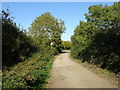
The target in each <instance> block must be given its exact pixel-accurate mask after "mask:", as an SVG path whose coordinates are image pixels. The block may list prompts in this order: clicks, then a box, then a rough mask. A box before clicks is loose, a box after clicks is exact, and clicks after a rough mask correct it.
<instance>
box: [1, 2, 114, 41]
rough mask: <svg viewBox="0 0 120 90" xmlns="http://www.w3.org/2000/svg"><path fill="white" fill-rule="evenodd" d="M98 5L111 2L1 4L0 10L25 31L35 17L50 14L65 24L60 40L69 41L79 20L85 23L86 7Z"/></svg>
mask: <svg viewBox="0 0 120 90" xmlns="http://www.w3.org/2000/svg"><path fill="white" fill-rule="evenodd" d="M99 4H103V5H105V4H107V5H109V6H111V5H113V2H2V10H5V9H7V8H9V10H10V12H11V16H14V17H15V19H14V22H16V23H17V25H19V24H20V26H21V28H24V29H26V30H28V27H30V26H31V24H32V22H33V21H34V19H35V18H36V17H38V16H40V15H41V14H43V13H45V12H50V13H51V14H52V16H54V17H55V18H58V19H62V20H63V21H64V22H65V27H66V31H65V33H64V34H63V35H62V40H65V41H70V37H71V35H73V33H74V30H75V28H76V26H77V25H79V22H80V20H82V21H86V20H85V17H84V14H85V13H88V7H89V6H91V5H99Z"/></svg>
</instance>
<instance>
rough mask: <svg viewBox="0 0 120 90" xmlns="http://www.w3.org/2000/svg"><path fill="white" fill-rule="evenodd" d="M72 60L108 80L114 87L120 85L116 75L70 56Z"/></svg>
mask: <svg viewBox="0 0 120 90" xmlns="http://www.w3.org/2000/svg"><path fill="white" fill-rule="evenodd" d="M69 56H70V58H71V59H72V60H74V61H75V62H77V63H79V64H81V65H82V66H83V67H85V68H87V69H88V70H90V71H92V72H93V73H95V74H97V75H99V76H100V77H102V78H104V79H106V80H108V81H109V82H111V83H113V84H114V85H118V78H117V76H116V75H115V73H112V72H109V71H108V70H107V69H102V68H99V67H98V66H96V65H94V64H92V63H88V62H82V61H81V60H79V59H74V58H73V57H72V56H71V55H69Z"/></svg>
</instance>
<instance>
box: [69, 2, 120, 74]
mask: <svg viewBox="0 0 120 90" xmlns="http://www.w3.org/2000/svg"><path fill="white" fill-rule="evenodd" d="M118 4H119V3H114V4H113V5H112V6H107V5H105V6H103V5H93V6H90V7H89V12H88V13H87V14H85V17H86V19H87V22H83V21H80V25H78V26H77V27H76V29H75V31H74V35H73V36H72V37H71V40H72V45H71V46H72V47H71V55H72V56H73V57H74V58H78V59H81V60H82V61H83V62H85V61H87V62H89V63H94V64H96V65H97V66H99V67H101V68H103V69H108V70H109V71H111V72H114V73H116V74H117V73H119V72H120V47H119V46H120V42H119V41H120V25H119V14H120V9H119V6H120V5H118Z"/></svg>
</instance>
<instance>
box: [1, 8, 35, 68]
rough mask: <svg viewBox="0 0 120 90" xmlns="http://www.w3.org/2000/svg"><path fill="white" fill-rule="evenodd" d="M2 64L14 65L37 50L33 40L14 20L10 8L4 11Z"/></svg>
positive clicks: (2, 19)
mask: <svg viewBox="0 0 120 90" xmlns="http://www.w3.org/2000/svg"><path fill="white" fill-rule="evenodd" d="M1 16H2V18H1V19H0V20H1V21H2V64H3V67H4V66H12V65H14V64H15V63H18V62H20V61H23V60H24V59H25V58H27V57H29V56H30V55H31V54H32V53H33V52H35V51H36V50H37V47H36V46H35V45H34V44H33V41H32V40H31V39H30V37H29V36H27V35H26V33H25V32H24V30H21V29H20V28H19V27H17V26H16V23H15V22H13V20H12V17H10V15H9V10H6V11H2V14H1Z"/></svg>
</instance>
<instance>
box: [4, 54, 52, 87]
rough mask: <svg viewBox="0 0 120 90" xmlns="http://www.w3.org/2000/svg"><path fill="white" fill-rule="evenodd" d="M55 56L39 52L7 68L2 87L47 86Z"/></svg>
mask: <svg viewBox="0 0 120 90" xmlns="http://www.w3.org/2000/svg"><path fill="white" fill-rule="evenodd" d="M52 62H53V56H51V55H50V54H47V55H42V54H41V52H38V53H36V54H34V55H32V57H30V58H28V59H27V60H25V61H24V62H20V63H18V64H17V65H15V66H13V67H11V68H6V69H5V70H4V71H3V73H2V88H26V89H29V88H32V89H33V88H45V86H44V85H45V83H46V80H47V79H48V78H49V70H50V68H51V66H52Z"/></svg>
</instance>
